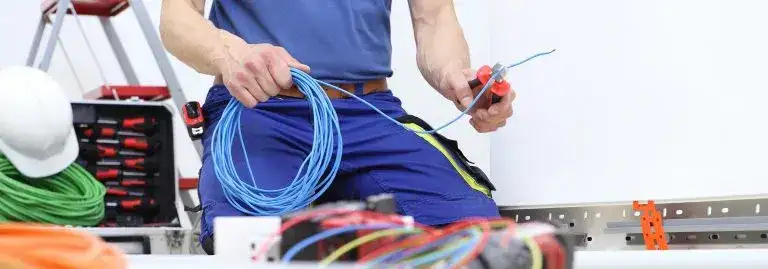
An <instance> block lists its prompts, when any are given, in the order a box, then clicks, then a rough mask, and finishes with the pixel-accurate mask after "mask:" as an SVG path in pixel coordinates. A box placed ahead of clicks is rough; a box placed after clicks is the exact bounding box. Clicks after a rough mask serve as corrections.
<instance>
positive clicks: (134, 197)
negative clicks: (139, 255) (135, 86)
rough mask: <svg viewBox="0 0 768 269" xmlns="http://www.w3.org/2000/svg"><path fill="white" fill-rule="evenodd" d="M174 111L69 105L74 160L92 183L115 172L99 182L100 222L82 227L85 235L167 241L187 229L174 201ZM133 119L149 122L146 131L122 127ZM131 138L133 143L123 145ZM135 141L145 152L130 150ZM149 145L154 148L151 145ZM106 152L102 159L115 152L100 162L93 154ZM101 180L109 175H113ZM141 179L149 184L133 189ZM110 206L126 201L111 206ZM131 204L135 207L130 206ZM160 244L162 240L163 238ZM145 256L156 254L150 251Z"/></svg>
mask: <svg viewBox="0 0 768 269" xmlns="http://www.w3.org/2000/svg"><path fill="white" fill-rule="evenodd" d="M174 111H175V110H173V108H171V107H170V105H167V104H165V103H162V102H145V101H136V102H130V101H108V100H95V101H76V102H72V112H73V118H72V119H73V124H74V127H75V132H76V133H77V135H78V140H79V142H80V154H79V155H78V160H77V161H78V162H79V163H80V164H81V165H83V166H84V167H86V168H87V169H88V170H89V171H90V172H91V173H92V174H94V176H97V178H99V173H100V172H114V171H115V169H118V171H120V176H119V177H117V178H112V179H99V180H100V181H101V182H102V183H103V184H105V186H106V187H107V188H108V192H107V196H106V197H105V205H106V206H107V209H106V212H105V218H104V220H103V221H102V224H101V225H100V226H99V227H98V228H86V229H87V230H90V231H94V232H95V233H96V234H99V235H102V237H105V239H108V238H107V237H110V238H113V239H120V238H144V239H149V240H151V239H152V237H153V236H159V237H167V236H168V232H173V231H179V232H182V234H185V233H186V234H189V233H188V231H190V230H191V224H190V220H189V217H188V215H187V214H186V213H185V212H184V207H183V205H182V203H181V199H180V196H179V191H178V190H179V186H178V178H179V176H178V173H177V171H178V170H177V167H176V160H175V159H174V130H173V126H174V125H173V121H174V117H178V116H177V115H174ZM139 118H143V119H151V120H152V122H151V124H149V125H150V127H152V128H150V129H149V130H143V129H142V128H143V127H142V128H139V129H142V131H136V130H134V129H132V128H125V126H124V124H123V123H124V122H122V120H123V119H139ZM134 123H135V121H134ZM134 127H135V126H134ZM145 127H146V126H145ZM145 129H146V128H145ZM88 130H90V132H88ZM142 135H143V136H142ZM131 138H132V139H133V142H134V143H132V144H128V143H127V142H129V140H130V139H131ZM136 138H138V139H139V140H136ZM141 139H146V140H147V142H149V144H150V148H151V150H141V149H136V148H137V146H136V143H135V142H136V141H140V140H141ZM155 144H156V145H157V147H153V146H152V145H155ZM106 148H108V149H110V150H111V153H106V155H109V154H112V155H114V154H115V153H118V154H117V156H112V155H109V156H107V157H105V156H104V155H105V154H99V152H102V153H103V152H105V151H102V149H106ZM138 148H142V147H141V146H139V147H138ZM140 155H146V156H140ZM139 158H144V159H145V162H143V163H140V162H139V163H137V162H136V160H140V159H139ZM137 164H138V165H137ZM137 168H140V169H137ZM110 169H111V170H110ZM106 175H110V176H108V177H111V176H114V174H113V173H111V174H110V173H106ZM126 179H130V180H129V181H126ZM142 180H143V182H144V183H149V184H150V185H149V186H135V185H133V184H136V183H137V182H138V183H142ZM129 183H130V184H129ZM139 185H141V184H139ZM126 186H128V187H126ZM115 190H117V191H115ZM116 201H118V202H122V201H128V202H127V203H121V204H120V206H117V207H115V205H116V203H115V202H116ZM136 201H141V203H136ZM149 201H151V202H149ZM137 204H139V205H140V206H138V207H131V206H135V205H137ZM110 206H112V207H111V208H110ZM123 206H127V207H123ZM142 206H143V207H142ZM163 239H164V240H160V241H167V238H163ZM153 245H154V244H153ZM145 252H147V251H146V250H145ZM151 252H152V253H158V252H157V251H154V250H153V251H151ZM161 252H164V251H161Z"/></svg>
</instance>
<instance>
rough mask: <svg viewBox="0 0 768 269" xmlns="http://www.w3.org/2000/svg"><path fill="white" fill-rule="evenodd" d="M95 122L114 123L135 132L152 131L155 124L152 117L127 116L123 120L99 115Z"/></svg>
mask: <svg viewBox="0 0 768 269" xmlns="http://www.w3.org/2000/svg"><path fill="white" fill-rule="evenodd" d="M96 122H97V123H102V124H114V125H118V126H120V128H122V129H130V130H133V131H137V132H143V133H148V132H152V131H154V129H155V127H156V126H157V121H156V120H155V118H154V117H141V116H140V117H128V118H123V120H116V119H113V118H107V117H99V119H98V120H96Z"/></svg>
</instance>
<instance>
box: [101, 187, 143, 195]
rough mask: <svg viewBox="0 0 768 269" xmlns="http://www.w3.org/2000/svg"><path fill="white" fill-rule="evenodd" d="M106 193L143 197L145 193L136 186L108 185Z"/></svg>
mask: <svg viewBox="0 0 768 269" xmlns="http://www.w3.org/2000/svg"><path fill="white" fill-rule="evenodd" d="M107 195H112V196H131V197H144V196H146V195H147V194H146V193H145V192H144V191H143V190H141V189H137V188H125V187H115V186H109V187H107Z"/></svg>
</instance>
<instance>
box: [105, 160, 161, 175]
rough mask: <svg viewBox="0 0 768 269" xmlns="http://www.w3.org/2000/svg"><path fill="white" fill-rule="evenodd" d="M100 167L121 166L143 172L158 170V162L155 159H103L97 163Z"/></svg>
mask: <svg viewBox="0 0 768 269" xmlns="http://www.w3.org/2000/svg"><path fill="white" fill-rule="evenodd" d="M96 165H98V166H120V167H122V168H128V169H133V170H141V171H142V172H147V171H155V170H157V161H156V159H155V158H143V157H139V158H130V159H102V160H99V161H98V162H96Z"/></svg>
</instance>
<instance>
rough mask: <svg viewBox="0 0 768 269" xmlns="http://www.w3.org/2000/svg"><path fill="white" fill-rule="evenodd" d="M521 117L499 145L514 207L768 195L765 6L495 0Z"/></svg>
mask: <svg viewBox="0 0 768 269" xmlns="http://www.w3.org/2000/svg"><path fill="white" fill-rule="evenodd" d="M494 3H496V4H497V5H498V6H497V8H495V10H496V11H497V12H496V14H495V15H496V16H494V18H502V16H503V17H506V18H505V19H499V20H497V21H494V23H493V25H494V28H493V29H494V32H495V33H498V34H495V35H493V36H492V42H491V44H492V51H491V55H492V56H493V58H498V59H517V58H521V57H524V56H525V55H528V54H532V53H533V52H535V51H538V50H547V49H550V48H557V49H558V51H557V52H556V53H555V54H554V55H552V56H549V57H546V58H542V59H540V60H537V61H535V62H532V63H530V64H528V65H526V66H524V67H521V68H519V69H517V70H513V71H512V72H511V75H510V79H511V80H512V81H513V83H514V85H515V87H516V89H517V91H518V100H517V106H516V108H517V109H516V112H517V115H516V116H515V117H514V119H513V120H512V122H510V124H509V125H510V126H512V128H507V129H506V130H504V131H502V132H500V133H498V134H494V136H493V137H492V140H491V142H492V144H493V148H492V155H491V159H492V170H493V172H492V173H493V175H494V178H495V181H496V182H497V184H498V185H501V186H500V188H501V189H502V191H503V193H504V195H503V196H502V195H498V196H497V197H498V198H497V199H498V202H499V203H501V204H506V205H541V204H560V203H587V202H613V201H628V200H632V199H673V198H686V199H688V198H697V197H707V196H727V195H738V194H744V195H746V194H750V195H753V194H764V193H766V192H768V180H766V179H768V139H766V138H768V125H767V124H766V118H768V105H766V100H768V73H767V72H766V71H768V66H767V65H768V64H767V63H768V52H766V50H765V48H766V47H768V35H767V34H766V31H765V27H766V26H767V25H768V17H767V16H765V11H766V10H768V2H766V1H759V0H754V1H749V0H738V1H725V0H722V1H715V0H685V1H684V0H676V1H662V0H644V1H634V0H633V1H610V0H582V1H557V0H538V1H509V0H504V1H502V0H496V1H495V2H494Z"/></svg>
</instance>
